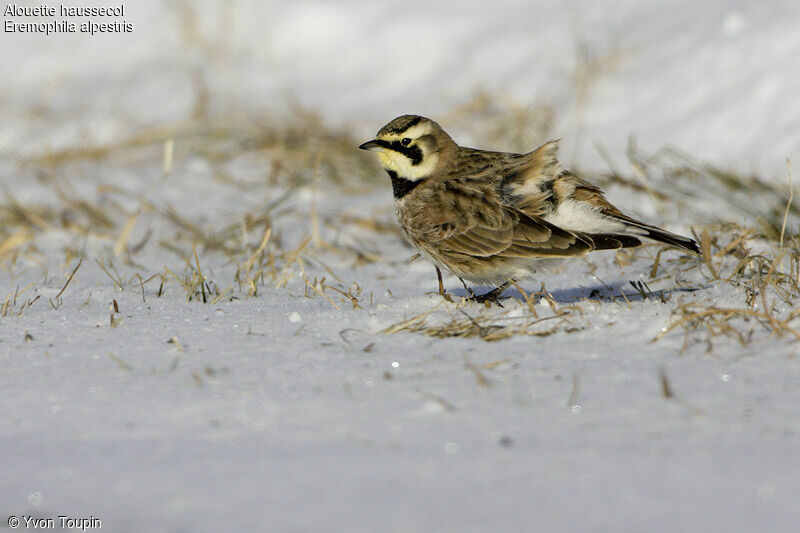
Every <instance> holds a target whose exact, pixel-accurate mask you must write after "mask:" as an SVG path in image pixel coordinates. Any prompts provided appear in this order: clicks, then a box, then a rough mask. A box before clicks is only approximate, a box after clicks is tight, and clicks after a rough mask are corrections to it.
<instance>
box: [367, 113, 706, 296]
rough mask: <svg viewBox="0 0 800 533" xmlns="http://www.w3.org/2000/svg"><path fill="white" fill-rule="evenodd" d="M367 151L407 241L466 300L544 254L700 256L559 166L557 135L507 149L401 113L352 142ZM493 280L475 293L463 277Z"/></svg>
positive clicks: (690, 243) (500, 284)
mask: <svg viewBox="0 0 800 533" xmlns="http://www.w3.org/2000/svg"><path fill="white" fill-rule="evenodd" d="M359 148H361V149H362V150H369V151H372V152H376V153H377V155H378V157H379V159H380V164H381V166H382V167H383V168H384V170H385V171H386V172H387V173H388V175H389V179H390V180H391V183H392V193H393V196H394V202H395V211H396V214H397V218H398V221H399V223H400V226H401V228H402V231H403V233H404V235H405V237H406V239H407V240H408V241H409V242H410V243H411V244H412V245H413V246H414V247H415V248H416V249H417V250H418V251H419V252H420V254H421V255H422V256H424V257H426V258H427V259H429V260H430V261H431V262H432V263H433V264H434V267H435V268H436V274H437V277H438V281H439V293H440V294H442V295H444V294H445V292H446V291H445V288H444V285H443V283H442V273H441V269H445V270H449V271H450V272H452V273H453V274H454V275H455V276H457V277H458V278H459V279H460V280H461V282H462V283H463V284H464V287H465V288H466V289H467V290H468V291H469V293H470V294H471V295H472V298H470V299H471V300H475V301H478V302H495V303H497V304H498V305H499V301H498V298H499V297H500V296H501V295H502V293H503V291H504V290H505V289H506V288H508V287H509V285H510V284H511V283H515V282H516V281H517V280H521V279H524V278H528V277H530V276H532V275H534V273H535V272H536V269H537V264H541V263H542V262H543V261H547V260H552V259H557V258H569V257H578V256H583V255H585V254H587V253H588V252H591V251H593V250H614V249H619V248H630V247H636V246H640V245H641V244H642V239H650V240H653V241H657V242H660V243H663V244H666V245H669V246H671V247H674V248H678V249H680V250H683V251H686V252H689V253H692V254H699V253H700V249H699V247H698V245H697V242H695V240H694V239H691V238H689V237H684V236H682V235H677V234H675V233H671V232H669V231H666V230H663V229H661V228H658V227H656V226H653V225H650V224H646V223H644V222H641V221H639V220H637V219H635V218H632V217H630V216H628V215H625V214H623V213H622V212H621V211H620V210H619V209H617V208H616V207H614V206H613V205H612V204H611V203H609V202H608V200H606V198H605V196H604V194H603V191H602V190H601V189H599V188H598V187H596V186H594V185H592V184H591V183H589V182H588V181H586V180H584V179H582V178H580V177H578V176H576V175H575V174H573V173H572V172H570V171H569V170H565V169H563V168H562V166H561V164H560V163H559V161H558V141H557V140H554V141H550V142H547V143H545V144H543V145H541V146H539V147H538V148H536V149H535V150H533V151H531V152H528V153H524V154H518V153H507V152H494V151H487V150H479V149H475V148H467V147H463V146H459V145H458V144H456V142H455V141H454V140H453V139H452V138H451V137H450V135H448V134H447V132H446V131H445V130H444V129H443V128H442V127H441V126H440V125H439V124H438V123H437V122H435V121H433V120H431V119H429V118H425V117H422V116H419V115H402V116H399V117H397V118H395V119H394V120H392V121H391V122H389V123H388V124H386V125H385V126H384V127H382V128H381V129H380V130H379V131H378V134H377V136H376V137H375V138H374V139H373V140H371V141H367V142H365V143H363V144H362V145H360V146H359ZM465 279H466V280H468V281H470V282H472V283H474V284H480V285H496V287H495V288H494V289H492V290H490V291H489V292H487V293H485V294H483V295H481V296H476V295H475V292H474V291H473V290H472V289H470V288H469V287H467V285H466V283H465V282H464V280H465Z"/></svg>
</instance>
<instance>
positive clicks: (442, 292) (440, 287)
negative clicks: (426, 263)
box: [433, 265, 444, 296]
mask: <svg viewBox="0 0 800 533" xmlns="http://www.w3.org/2000/svg"><path fill="white" fill-rule="evenodd" d="M433 268H435V269H436V277H437V278H439V294H441V295H442V296H444V284H443V283H442V271H441V270H439V267H438V266H436V265H434V266H433Z"/></svg>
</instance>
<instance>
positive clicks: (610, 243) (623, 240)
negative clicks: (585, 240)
mask: <svg viewBox="0 0 800 533" xmlns="http://www.w3.org/2000/svg"><path fill="white" fill-rule="evenodd" d="M588 237H589V238H590V239H592V242H593V243H594V249H595V250H617V249H619V248H633V247H636V246H641V245H642V241H640V240H639V239H637V238H636V237H633V236H631V235H617V234H614V235H609V234H606V233H590V234H589V235H588Z"/></svg>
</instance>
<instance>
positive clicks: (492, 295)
mask: <svg viewBox="0 0 800 533" xmlns="http://www.w3.org/2000/svg"><path fill="white" fill-rule="evenodd" d="M509 285H511V281H506V282H504V283H502V284H500V285H498V286H497V287H495V288H494V289H492V290H490V291H489V292H487V293H486V294H481V295H480V296H475V293H472V298H470V301H473V302H478V303H484V302H492V303H496V304H497V305H498V306H500V307H503V306H502V305H501V304H500V295H501V294H503V291H504V290H506V289H507V288H508V286H509ZM470 292H472V291H470Z"/></svg>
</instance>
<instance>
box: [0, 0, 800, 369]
mask: <svg viewBox="0 0 800 533" xmlns="http://www.w3.org/2000/svg"><path fill="white" fill-rule="evenodd" d="M187 5H188V4H187ZM187 38H188V37H187ZM587 65H588V63H587ZM202 80H203V76H202V72H199V73H197V76H196V84H195V85H196V95H195V99H196V101H197V105H196V106H195V107H194V111H193V112H192V114H191V115H190V116H189V117H187V118H186V119H185V120H182V121H178V122H176V123H173V124H167V125H160V126H158V127H142V128H139V129H136V128H133V129H132V133H131V135H130V136H129V137H127V138H124V139H118V140H115V141H113V142H108V143H106V144H102V143H94V144H78V145H76V146H73V147H70V148H59V149H49V150H42V151H40V152H38V153H35V154H31V155H28V156H22V155H20V154H12V156H13V159H14V161H16V167H17V169H18V171H19V174H20V176H23V177H26V178H31V179H35V180H36V182H37V186H38V187H40V189H41V190H42V191H43V193H44V194H41V195H36V196H35V197H34V198H36V199H35V200H30V199H28V200H26V201H23V200H21V199H20V197H19V196H18V195H16V194H14V193H12V192H11V191H10V190H5V191H3V195H2V198H1V199H0V268H2V269H3V270H5V271H6V272H7V273H8V274H10V275H11V278H12V279H16V277H19V276H22V277H25V278H26V283H27V282H28V281H29V280H30V279H31V276H30V273H31V271H36V272H41V273H42V274H41V275H40V277H39V278H38V280H37V281H34V282H31V284H33V285H35V284H40V285H47V284H48V282H50V281H52V282H53V283H54V284H55V285H57V286H58V287H59V288H60V289H61V290H60V291H59V292H58V294H57V295H56V296H55V297H54V298H50V299H49V302H50V305H51V307H52V308H53V309H59V308H61V306H62V303H63V298H64V297H65V295H69V294H70V292H69V291H68V290H67V289H68V287H69V286H70V284H71V282H72V280H73V278H74V277H75V276H76V273H77V272H78V271H79V269H81V268H82V267H81V265H84V266H83V269H85V268H86V263H89V264H92V265H97V266H98V268H99V269H100V270H101V271H102V272H104V274H105V276H106V277H107V279H108V282H109V283H110V284H111V286H112V287H114V288H115V290H127V291H134V292H136V293H137V294H141V297H142V299H143V301H145V300H146V298H147V296H148V295H152V296H155V297H159V296H162V295H163V294H165V293H167V292H169V291H179V292H180V294H181V295H182V297H184V298H185V299H186V300H187V301H190V302H202V303H206V304H216V303H218V302H220V301H223V300H226V299H231V298H243V297H250V298H259V297H265V295H267V294H269V293H270V292H272V291H285V290H290V291H292V292H293V294H294V295H296V296H301V297H304V298H316V299H320V300H323V301H325V302H327V305H329V306H330V308H331V309H334V310H339V311H342V312H344V311H345V310H348V309H349V310H356V311H358V310H360V309H364V308H365V307H367V306H372V305H373V302H372V294H371V293H370V292H369V290H365V289H364V287H365V286H366V284H365V283H363V282H359V281H358V272H359V269H360V268H362V267H363V266H364V265H368V264H370V263H375V262H387V261H389V259H387V257H386V255H385V254H384V252H383V251H382V249H385V248H382V247H381V246H380V245H378V244H376V243H382V242H383V243H385V242H389V243H390V244H392V245H393V246H394V245H396V244H398V243H399V242H400V233H399V229H398V227H397V225H396V223H395V222H394V220H393V217H392V215H391V208H390V206H387V209H385V210H384V212H385V213H387V214H386V216H385V217H379V216H374V215H373V213H375V212H372V213H370V212H363V211H350V210H346V209H339V210H337V211H336V212H333V213H330V212H328V213H325V214H323V213H320V212H318V205H319V204H320V201H321V200H320V199H321V198H323V197H324V193H325V192H327V193H328V194H335V195H337V196H339V197H343V198H346V197H350V196H353V195H356V194H357V192H358V191H359V190H363V189H369V188H371V185H372V184H373V183H374V184H375V186H376V187H380V188H387V187H388V186H387V185H386V183H385V181H384V178H383V173H382V171H381V170H380V169H379V168H378V167H377V165H376V164H375V162H374V161H373V158H370V157H368V156H365V154H363V153H361V152H360V151H359V150H357V149H356V146H357V145H358V144H359V142H360V141H361V140H363V139H356V138H354V137H353V136H352V135H351V133H350V131H351V128H349V127H348V126H347V125H344V124H343V125H340V126H337V127H331V126H330V125H328V124H326V123H325V122H324V121H323V120H322V119H321V118H320V117H319V115H317V114H315V113H312V112H309V111H308V110H305V109H302V108H301V107H299V106H296V105H291V104H290V105H289V106H288V108H289V110H288V111H286V112H285V113H283V114H282V115H275V114H269V113H266V112H259V111H258V110H254V109H250V108H240V107H237V106H236V105H233V104H229V105H225V106H224V111H220V109H223V107H222V106H213V105H210V104H209V98H210V95H209V94H208V92H207V91H208V88H207V87H206V86H205V84H204V83H203V81H202ZM217 100H218V99H217ZM439 119H440V120H441V121H442V122H446V123H447V124H448V125H449V126H450V127H452V128H453V129H457V130H459V131H461V132H466V135H468V136H469V135H471V136H472V137H473V139H474V140H475V141H476V142H479V143H480V144H481V145H486V146H497V147H503V149H508V150H519V151H523V150H527V149H530V148H531V147H532V146H536V145H537V144H539V143H541V142H543V141H545V140H547V139H548V138H550V137H551V136H552V131H551V130H552V124H553V122H554V115H553V110H552V108H551V107H549V106H547V105H545V104H536V105H522V104H519V103H517V102H514V101H513V100H511V99H509V98H505V97H503V96H502V95H497V94H489V93H487V92H486V91H478V92H476V93H475V95H474V98H473V99H472V100H470V101H469V102H466V103H463V104H461V105H459V106H457V107H456V108H454V109H453V110H451V112H449V113H444V114H443V115H442V116H441V117H439ZM189 156H191V157H192V158H194V159H197V160H199V161H202V162H203V164H204V165H206V167H207V168H209V169H210V174H211V176H212V178H211V179H213V180H214V186H215V187H216V189H215V190H226V191H231V192H232V193H233V194H232V196H231V197H232V198H239V199H241V201H235V203H234V204H233V205H226V206H221V208H222V207H224V208H225V209H227V211H228V213H230V214H231V215H230V216H215V217H203V216H202V215H203V214H202V213H198V212H197V210H196V209H186V208H185V207H184V206H182V205H179V204H177V205H176V204H171V203H170V202H168V201H167V200H166V198H167V197H168V195H167V194H166V192H167V190H168V188H169V187H174V186H175V185H173V181H174V180H175V179H177V178H176V176H175V175H176V172H177V171H176V164H177V162H178V161H185V160H186V158H187V157H189ZM627 156H628V160H627V166H626V168H625V169H619V168H615V169H614V171H613V172H610V173H608V174H605V175H600V176H586V177H587V178H588V179H589V180H591V181H593V182H596V183H598V184H600V185H603V186H608V185H613V186H615V187H619V188H624V189H627V190H629V191H630V193H631V194H633V195H635V196H638V197H641V198H642V199H643V201H651V202H654V203H655V204H656V205H657V206H659V207H661V208H663V209H667V206H669V209H671V210H677V211H678V212H679V213H681V214H682V216H684V217H685V218H687V219H689V220H694V221H698V222H699V224H698V226H697V237H698V240H699V242H700V243H701V247H702V256H701V260H700V261H698V260H696V259H694V258H692V257H689V256H686V255H676V254H663V255H662V253H661V252H662V250H661V249H655V248H653V247H648V248H643V249H639V250H633V251H622V252H620V253H618V254H616V255H615V256H614V260H615V261H616V262H617V265H618V266H619V267H621V268H628V267H630V266H631V265H634V264H635V263H637V262H638V263H642V264H643V265H647V266H643V268H642V271H643V272H648V273H649V274H650V279H649V280H647V281H643V280H636V281H635V282H633V281H632V282H631V285H632V287H633V292H631V291H629V293H625V292H624V291H610V292H611V294H610V300H611V301H612V302H620V303H623V304H624V305H626V306H628V307H630V308H631V309H633V303H632V301H633V300H651V301H656V302H659V303H661V304H663V305H666V306H669V307H670V310H671V312H672V318H671V320H670V322H669V324H667V325H666V326H665V328H664V330H663V331H662V332H660V333H659V334H658V335H657V336H656V339H664V338H666V337H671V336H673V335H674V334H676V333H677V332H683V333H684V338H685V339H686V341H685V346H689V345H690V344H691V343H692V342H694V340H696V339H698V338H699V339H701V340H702V341H703V342H705V344H706V345H707V346H708V347H709V349H711V348H712V347H713V345H714V342H716V340H717V339H723V338H725V339H727V338H732V339H735V342H738V343H742V344H747V343H751V342H754V341H755V340H757V339H759V338H763V337H764V335H763V333H766V334H767V335H774V336H778V337H781V338H786V339H788V340H791V341H794V340H795V339H800V337H798V334H797V329H796V325H795V324H794V321H795V320H796V318H797V313H795V312H794V311H793V307H794V305H795V304H796V302H797V300H798V298H800V259H799V258H800V241H798V238H797V234H796V228H797V220H798V215H800V203H798V200H797V199H796V198H795V196H794V194H793V190H792V188H791V179H789V180H788V181H787V184H786V185H783V184H779V183H776V182H774V181H769V180H765V179H763V178H760V177H758V176H753V175H740V174H737V173H734V172H731V171H727V170H722V169H719V168H716V167H713V166H710V165H708V164H705V163H701V162H698V161H696V160H694V159H693V158H691V157H690V156H688V155H686V154H682V153H679V152H677V151H675V150H673V149H665V150H662V151H659V152H657V153H655V154H651V155H648V154H643V153H641V152H640V151H639V150H638V149H637V148H636V146H635V145H634V144H633V143H632V144H631V146H630V149H629V151H628V154H627ZM120 168H125V169H129V170H131V169H133V170H134V171H135V172H136V173H137V174H141V175H142V176H149V177H150V180H149V181H148V180H147V178H145V183H149V184H150V185H149V186H146V187H141V189H143V190H144V192H135V191H133V190H131V189H129V188H126V187H125V186H123V185H122V184H120V183H117V182H112V181H110V180H104V179H103V176H104V175H105V174H106V173H109V174H110V175H111V176H114V173H113V172H114V171H115V170H118V169H120ZM242 169H246V170H244V171H243V170H242ZM182 172H184V173H185V172H186V170H185V169H183V170H182ZM87 176H89V177H87ZM87 184H89V185H90V186H88V187H87ZM301 189H302V190H305V191H306V192H307V191H309V190H311V191H312V200H311V202H310V204H309V203H304V202H303V201H299V200H298V196H300V195H298V194H297V193H298V191H300V190H301ZM254 197H255V198H257V199H261V201H253V198H254ZM386 198H387V200H388V198H389V196H388V195H387V197H386ZM720 203H724V205H725V206H726V209H719V208H718V206H719V204H720ZM709 206H716V208H715V209H712V210H710V209H709V208H708V207H709ZM710 211H712V212H716V213H726V212H727V213H730V219H728V220H712V219H709V217H708V214H707V213H708V212H710ZM290 218H291V220H287V219H290ZM743 218H744V220H747V221H748V222H747V224H746V225H742V224H741V222H740V223H738V224H736V223H732V220H733V219H739V220H741V219H743ZM296 220H308V221H309V227H308V232H307V233H306V234H304V235H301V236H299V237H298V235H297V233H296V232H295V233H293V234H292V237H290V238H287V237H286V227H287V225H291V224H294V223H295V222H294V221H296ZM54 233H58V234H60V235H66V236H67V238H66V239H65V240H66V241H69V244H67V245H65V246H64V247H63V250H59V251H55V252H54V250H53V249H52V247H50V248H48V245H46V244H45V243H44V241H45V239H44V237H45V236H47V235H52V234H54ZM90 241H91V242H93V243H95V249H98V248H99V249H100V250H101V251H100V252H97V253H91V254H89V253H88V252H87V251H86V250H87V245H86V243H87V242H90ZM97 243H99V245H98V244H97ZM54 253H56V254H59V255H60V256H62V257H63V260H62V261H60V262H59V263H58V264H59V270H60V271H61V276H55V277H53V276H52V275H51V274H50V273H49V272H50V270H49V269H51V268H53V267H52V265H53V262H54V261H57V260H58V259H59V258H56V257H54V256H53V254H54ZM145 256H146V257H150V258H152V257H159V258H161V257H163V258H164V263H163V267H161V268H157V269H156V270H155V271H150V270H148V268H145V267H143V266H141V265H140V264H139V261H140V258H141V257H145ZM84 259H86V260H87V261H84ZM646 261H649V263H645V262H646ZM332 262H335V263H336V264H338V265H342V264H347V265H349V267H347V272H346V274H345V273H343V271H342V267H341V266H340V267H338V269H339V271H338V272H336V271H334V269H332V268H331V267H329V266H328V264H329V263H331V264H332ZM587 264H588V263H587ZM399 268H404V266H403V265H400V266H399ZM62 276H63V277H62ZM345 280H348V281H345ZM658 284H661V285H658ZM664 284H666V285H667V286H668V287H673V288H675V289H682V290H686V289H692V290H695V289H700V290H699V291H696V293H692V294H693V295H692V296H691V297H690V296H687V295H686V293H682V297H681V298H675V297H674V294H673V292H672V291H670V290H664V289H660V290H659V289H651V287H658V286H661V287H663V286H664ZM719 284H722V285H724V286H725V287H726V290H727V291H729V294H734V295H736V298H739V301H738V303H737V305H732V306H731V305H725V306H722V305H711V304H704V303H702V302H704V301H707V299H704V298H703V297H702V291H703V290H704V289H705V288H706V287H710V286H717V285H719ZM31 286H32V285H25V286H23V287H16V288H15V290H13V291H12V292H10V293H9V294H8V295H7V297H6V299H5V300H4V302H3V304H2V306H0V315H1V316H4V317H5V316H12V315H22V314H23V313H24V310H25V309H27V308H29V307H30V306H32V305H34V304H35V303H36V302H37V301H38V299H39V296H38V294H33V292H34V290H35V289H30V287H31ZM517 289H518V291H519V293H520V294H521V295H522V300H520V302H519V306H518V307H520V308H521V309H522V310H523V311H524V313H523V314H522V315H521V316H518V315H513V316H511V315H510V309H509V310H501V309H497V308H492V309H486V308H477V310H476V308H475V307H467V306H464V305H463V304H460V303H458V302H457V303H456V304H454V305H452V304H451V305H448V304H447V303H443V305H444V306H445V307H436V308H434V309H433V310H430V311H426V312H424V313H421V314H419V315H417V316H415V317H412V318H410V319H408V320H403V321H401V322H398V323H397V324H394V325H392V326H391V327H388V328H385V329H384V330H383V332H382V333H384V334H395V333H401V332H405V333H417V334H423V335H426V336H430V337H434V338H452V337H458V338H477V339H481V340H484V341H488V342H493V341H499V340H503V339H507V338H510V337H514V336H546V335H553V334H557V333H558V334H570V333H576V332H579V331H581V328H583V327H584V325H585V324H584V317H583V314H582V313H583V311H582V302H581V301H578V302H556V301H555V299H554V298H553V297H552V295H550V294H549V293H547V292H546V291H544V290H543V291H542V292H541V293H539V294H537V295H535V296H534V297H533V298H532V297H531V296H532V295H529V294H528V293H526V292H525V291H524V289H523V288H522V287H521V286H517ZM609 289H610V288H609ZM298 291H299V293H298ZM697 293H700V294H699V295H698V296H697V297H695V296H694V294H697ZM590 299H592V298H590ZM594 299H596V298H594ZM45 300H48V299H45ZM89 301H90V298H89V299H87V302H89ZM603 301H605V300H603ZM540 302H546V304H545V305H541V303H540ZM512 307H513V306H512ZM515 309H516V308H515ZM112 319H113V315H112ZM653 333H654V335H655V334H656V332H653ZM468 368H469V364H468Z"/></svg>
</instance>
